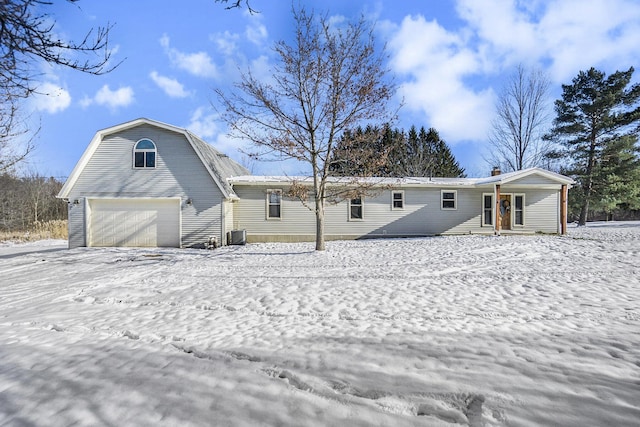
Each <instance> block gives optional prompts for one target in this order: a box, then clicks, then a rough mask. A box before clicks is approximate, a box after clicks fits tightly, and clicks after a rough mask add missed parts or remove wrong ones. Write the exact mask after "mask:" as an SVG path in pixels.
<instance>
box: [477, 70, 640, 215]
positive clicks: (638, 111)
mask: <svg viewBox="0 0 640 427" xmlns="http://www.w3.org/2000/svg"><path fill="white" fill-rule="evenodd" d="M633 72H634V69H633V67H630V68H629V69H628V70H626V71H616V72H614V73H612V74H610V75H608V76H607V74H606V73H605V72H603V71H600V70H597V69H595V68H593V67H592V68H590V69H589V70H586V71H580V72H579V73H578V75H577V76H576V77H575V78H574V79H573V80H572V82H571V84H566V85H562V95H561V98H560V99H558V100H556V101H555V103H554V108H553V113H554V114H552V112H551V111H548V110H547V108H546V99H548V97H549V88H550V83H549V80H548V78H547V77H546V76H545V75H544V74H543V73H541V72H540V71H536V70H527V69H525V68H524V67H522V66H519V67H518V68H517V69H516V72H515V73H514V74H513V75H512V76H511V77H510V78H509V79H508V80H507V82H506V83H505V85H504V87H503V90H502V92H501V93H500V95H499V97H498V102H497V104H496V119H495V120H494V122H493V124H492V132H491V134H490V135H489V142H490V148H491V152H490V156H489V161H490V162H493V163H494V164H495V165H499V166H501V167H502V168H503V169H504V170H507V171H510V170H520V169H524V168H526V167H531V166H538V167H543V168H546V169H552V170H555V171H556V172H559V173H561V174H564V175H567V176H570V177H572V178H573V179H574V180H575V181H576V184H575V185H574V186H573V188H572V189H571V191H570V193H569V214H570V215H571V216H572V217H573V218H575V220H576V221H577V222H578V224H579V225H584V224H585V223H586V222H587V220H589V219H596V218H598V219H600V218H603V217H604V218H607V219H610V218H613V217H614V215H615V216H616V217H627V218H638V217H640V146H639V145H638V134H639V131H640V84H638V83H636V84H632V83H631V80H632V76H633ZM551 117H553V120H550V119H551ZM549 122H550V123H549Z"/></svg>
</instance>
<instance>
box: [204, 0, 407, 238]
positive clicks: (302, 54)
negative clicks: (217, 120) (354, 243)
mask: <svg viewBox="0 0 640 427" xmlns="http://www.w3.org/2000/svg"><path fill="white" fill-rule="evenodd" d="M221 1H222V0H221ZM293 17H294V21H295V37H294V42H293V43H291V44H288V43H287V42H284V41H281V42H278V43H276V44H275V46H274V51H275V53H276V55H277V56H278V59H279V61H278V63H277V65H276V66H275V67H274V69H273V70H272V73H271V74H272V76H273V77H272V80H271V81H270V82H268V83H267V82H262V81H259V80H258V79H256V78H255V77H254V76H253V75H252V73H251V71H250V70H249V71H247V72H244V73H242V76H241V81H240V82H239V83H238V84H237V85H236V90H235V91H232V92H230V93H225V92H223V91H221V90H217V91H216V93H217V95H218V99H219V101H220V104H221V106H222V108H223V112H222V113H221V115H222V117H223V118H224V120H225V121H226V122H227V123H228V124H229V127H230V130H231V135H232V136H235V137H238V138H243V139H246V140H249V141H251V142H252V143H253V144H254V146H255V148H256V150H257V151H256V153H254V155H255V156H256V157H259V158H261V159H273V158H277V159H295V160H298V161H301V162H305V163H307V164H308V165H309V167H310V170H311V174H312V178H313V194H314V201H315V208H314V209H315V213H316V220H317V223H318V224H319V225H318V227H317V230H318V233H317V240H316V248H318V249H323V248H324V236H323V231H322V230H323V218H324V203H325V201H326V200H327V199H328V197H329V196H328V192H327V183H328V179H329V177H330V176H331V175H332V173H333V172H332V171H331V169H330V164H331V161H332V158H333V156H332V153H333V152H334V150H335V147H336V144H337V142H338V137H339V135H340V134H342V133H343V132H344V131H345V130H347V129H349V128H353V127H355V126H357V125H358V124H359V123H363V122H364V123H366V122H368V121H372V120H375V121H380V120H382V121H387V122H389V121H391V120H392V119H394V118H395V113H394V112H390V111H389V110H388V108H387V102H388V101H389V99H390V98H391V97H392V95H393V93H394V92H395V83H394V82H393V81H392V80H391V79H389V78H388V77H387V74H388V70H387V69H386V66H385V62H386V60H387V59H388V58H387V55H386V54H385V53H384V50H382V51H381V52H378V51H377V50H376V45H375V40H374V37H373V28H372V26H371V25H370V24H369V23H368V22H366V21H365V20H364V18H361V19H359V20H358V21H356V22H350V23H347V24H344V25H339V26H334V25H332V24H331V21H330V19H329V17H328V16H326V15H324V16H319V17H318V16H316V15H315V14H314V13H313V12H310V13H309V12H307V11H306V10H305V9H304V8H301V9H299V10H295V9H294V10H293ZM294 189H295V187H294ZM332 197H333V196H332Z"/></svg>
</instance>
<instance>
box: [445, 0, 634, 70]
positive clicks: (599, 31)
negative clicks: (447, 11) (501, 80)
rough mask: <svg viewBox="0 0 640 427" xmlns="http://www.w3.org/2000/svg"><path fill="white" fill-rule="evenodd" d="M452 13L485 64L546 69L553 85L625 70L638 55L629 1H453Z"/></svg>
mask: <svg viewBox="0 0 640 427" xmlns="http://www.w3.org/2000/svg"><path fill="white" fill-rule="evenodd" d="M457 10H458V13H459V15H460V17H461V18H463V19H464V20H465V21H466V22H467V25H468V28H469V29H471V30H472V31H473V32H474V34H475V36H476V37H477V40H478V44H479V46H478V51H479V52H480V51H481V50H483V51H484V53H485V54H486V56H487V60H493V61H494V62H495V61H496V59H497V60H503V61H504V62H505V64H508V65H513V64H514V63H517V62H523V63H549V64H550V66H549V71H550V74H551V77H552V78H553V79H554V80H555V81H556V82H558V83H561V82H562V83H565V82H567V81H568V80H569V79H571V78H572V77H574V76H575V75H576V74H577V73H578V71H580V70H584V69H587V68H590V67H592V66H594V67H607V69H606V71H609V72H612V71H615V69H626V68H628V67H629V66H631V65H633V64H634V63H635V62H637V58H638V56H639V55H640V45H639V44H638V43H637V40H638V39H640V3H638V2H637V1H635V0H553V1H547V2H537V3H533V4H532V3H524V2H519V1H517V0H499V1H496V0H459V1H458V3H457ZM609 68H611V69H609Z"/></svg>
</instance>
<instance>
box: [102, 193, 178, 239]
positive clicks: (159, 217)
mask: <svg viewBox="0 0 640 427" xmlns="http://www.w3.org/2000/svg"><path fill="white" fill-rule="evenodd" d="M89 209H90V214H89V215H90V221H89V246H132V247H157V246H170V247H179V246H180V199H93V200H90V201H89Z"/></svg>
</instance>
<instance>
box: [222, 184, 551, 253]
mask: <svg viewBox="0 0 640 427" xmlns="http://www.w3.org/2000/svg"><path fill="white" fill-rule="evenodd" d="M278 188H281V189H283V190H285V191H286V188H284V187H277V186H269V187H261V186H257V185H251V184H249V185H247V184H244V185H236V186H235V191H236V193H237V194H238V196H239V197H240V199H241V200H240V201H239V202H237V203H235V204H234V227H235V228H239V229H245V230H247V240H248V241H249V242H255V241H302V240H313V238H314V236H315V216H314V213H313V212H312V211H310V210H309V209H307V208H306V207H304V206H303V205H302V204H301V203H300V202H299V201H298V200H291V199H287V198H286V197H284V198H283V201H282V218H281V219H280V220H274V219H269V220H268V219H267V218H266V211H265V209H266V204H265V200H266V191H267V189H278ZM402 190H403V191H404V194H405V208H404V209H402V210H394V209H392V207H391V190H384V191H382V192H380V193H379V194H377V195H375V196H368V197H365V198H364V219H363V220H349V205H348V203H347V202H346V201H345V202H341V203H339V204H337V205H328V206H327V207H326V210H325V236H326V238H327V239H329V240H330V239H356V238H366V237H399V236H403V237H407V236H428V235H439V234H470V233H472V234H492V233H493V232H494V230H493V227H482V208H483V204H482V202H483V194H485V193H492V192H493V189H492V188H489V189H487V188H484V189H481V188H477V189H476V188H450V189H448V190H456V191H457V199H456V202H457V208H456V209H455V210H443V209H441V188H403V189H402ZM503 192H505V193H513V194H525V226H524V227H514V229H513V232H524V233H533V232H549V233H555V232H557V229H558V211H559V209H558V205H557V190H531V189H528V188H521V187H520V188H518V187H506V188H505V189H504V191H503Z"/></svg>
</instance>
